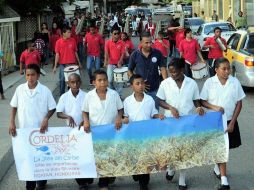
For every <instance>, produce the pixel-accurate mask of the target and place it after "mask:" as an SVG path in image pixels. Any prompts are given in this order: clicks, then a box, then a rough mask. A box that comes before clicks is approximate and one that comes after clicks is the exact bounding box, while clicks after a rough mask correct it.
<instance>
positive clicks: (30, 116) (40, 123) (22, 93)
mask: <svg viewBox="0 0 254 190" xmlns="http://www.w3.org/2000/svg"><path fill="white" fill-rule="evenodd" d="M25 75H26V81H27V82H26V83H24V84H21V85H19V86H18V87H17V89H16V91H15V93H14V95H13V97H12V100H11V103H10V105H11V114H10V115H11V117H10V126H9V134H10V135H12V136H13V137H15V136H16V135H18V134H17V132H16V123H15V117H16V114H17V112H18V121H19V128H39V129H40V133H45V132H46V131H47V129H48V121H49V119H50V117H51V116H52V115H53V114H54V112H55V108H56V103H55V100H54V98H53V95H52V93H51V91H50V90H49V89H48V88H47V87H46V86H44V85H42V84H41V83H40V82H39V78H40V67H39V65H37V64H29V65H27V67H26V72H25ZM35 104H36V105H35ZM24 169H25V168H24ZM46 183H47V181H46V180H43V181H27V182H26V189H27V190H35V187H36V184H37V188H36V190H42V189H44V188H45V185H46Z"/></svg>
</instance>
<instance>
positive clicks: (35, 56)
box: [20, 50, 41, 65]
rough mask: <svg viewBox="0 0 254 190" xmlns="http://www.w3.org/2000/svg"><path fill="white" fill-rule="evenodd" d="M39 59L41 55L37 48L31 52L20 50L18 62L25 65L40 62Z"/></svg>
mask: <svg viewBox="0 0 254 190" xmlns="http://www.w3.org/2000/svg"><path fill="white" fill-rule="evenodd" d="M40 61H41V56H40V54H39V52H38V51H37V50H34V51H32V52H29V51H28V50H25V51H23V52H22V54H21V56H20V62H21V63H25V65H29V64H40Z"/></svg>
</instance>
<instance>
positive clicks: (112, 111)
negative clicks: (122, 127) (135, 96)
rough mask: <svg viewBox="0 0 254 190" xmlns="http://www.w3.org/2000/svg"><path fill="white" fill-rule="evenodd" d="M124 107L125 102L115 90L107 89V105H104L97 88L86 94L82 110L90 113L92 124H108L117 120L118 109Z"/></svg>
mask: <svg viewBox="0 0 254 190" xmlns="http://www.w3.org/2000/svg"><path fill="white" fill-rule="evenodd" d="M120 109H123V103H122V101H121V99H120V97H119V95H118V93H117V92H116V91H114V90H111V89H109V88H108V89H107V94H106V100H105V105H104V106H103V105H102V103H101V100H100V97H99V96H98V94H97V92H96V89H93V90H91V91H90V92H88V93H87V94H86V97H85V100H84V104H83V106H82V111H84V112H87V113H89V121H90V125H91V126H95V125H106V124H112V123H114V122H115V119H116V117H117V115H118V110H120Z"/></svg>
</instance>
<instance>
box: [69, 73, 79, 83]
mask: <svg viewBox="0 0 254 190" xmlns="http://www.w3.org/2000/svg"><path fill="white" fill-rule="evenodd" d="M72 77H75V78H77V79H78V80H79V81H80V82H81V77H80V75H79V74H77V73H71V74H70V75H69V76H68V81H69V80H70V79H71V78H72Z"/></svg>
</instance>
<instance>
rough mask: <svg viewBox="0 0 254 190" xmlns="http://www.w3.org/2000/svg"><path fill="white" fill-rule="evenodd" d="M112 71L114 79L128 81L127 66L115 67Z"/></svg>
mask: <svg viewBox="0 0 254 190" xmlns="http://www.w3.org/2000/svg"><path fill="white" fill-rule="evenodd" d="M113 72H114V81H115V82H119V83H122V82H123V83H124V82H128V80H129V77H128V67H121V68H115V69H114V70H113Z"/></svg>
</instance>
